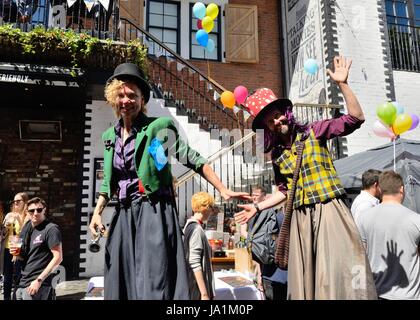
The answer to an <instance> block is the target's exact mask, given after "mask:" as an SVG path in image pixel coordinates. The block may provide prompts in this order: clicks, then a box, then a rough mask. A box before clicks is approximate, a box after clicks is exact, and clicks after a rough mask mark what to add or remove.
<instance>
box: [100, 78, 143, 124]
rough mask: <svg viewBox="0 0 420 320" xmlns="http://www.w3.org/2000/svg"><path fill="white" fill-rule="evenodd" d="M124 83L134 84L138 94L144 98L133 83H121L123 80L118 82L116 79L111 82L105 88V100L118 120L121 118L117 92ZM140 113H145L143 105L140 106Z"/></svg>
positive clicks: (126, 81)
mask: <svg viewBox="0 0 420 320" xmlns="http://www.w3.org/2000/svg"><path fill="white" fill-rule="evenodd" d="M125 83H132V84H135V85H136V87H137V88H138V90H139V91H140V93H141V94H142V97H143V98H144V95H143V92H142V91H141V89H140V88H139V86H138V85H137V84H136V83H135V82H132V81H128V80H125V81H123V80H118V79H114V80H112V81H111V82H110V83H108V84H107V85H106V86H105V99H106V101H107V102H108V103H109V104H110V105H111V107H112V109H114V113H115V116H116V117H117V118H120V116H121V113H120V110H119V109H118V107H117V98H118V93H119V90H121V88H122V86H123V84H125ZM140 112H142V113H144V114H146V113H147V108H146V104H145V103H143V104H142V105H141V109H140Z"/></svg>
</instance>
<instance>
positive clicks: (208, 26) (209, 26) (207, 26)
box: [201, 16, 214, 33]
mask: <svg viewBox="0 0 420 320" xmlns="http://www.w3.org/2000/svg"><path fill="white" fill-rule="evenodd" d="M201 25H202V26H203V29H204V31H206V32H207V33H209V32H210V31H211V30H213V27H214V22H213V20H212V19H211V18H210V17H209V16H205V17H204V18H203V20H202V21H201Z"/></svg>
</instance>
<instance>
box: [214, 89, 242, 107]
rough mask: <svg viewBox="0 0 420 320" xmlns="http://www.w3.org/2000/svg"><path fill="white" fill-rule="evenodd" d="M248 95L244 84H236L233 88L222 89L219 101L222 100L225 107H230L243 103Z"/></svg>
mask: <svg viewBox="0 0 420 320" xmlns="http://www.w3.org/2000/svg"><path fill="white" fill-rule="evenodd" d="M247 97H248V89H247V88H245V87H244V86H237V87H236V88H235V90H234V91H233V92H232V91H224V92H223V93H222V95H221V96H220V101H221V102H222V104H223V106H224V107H225V108H229V109H232V108H233V107H234V105H235V101H236V103H237V104H243V103H244V102H245V100H246V98H247Z"/></svg>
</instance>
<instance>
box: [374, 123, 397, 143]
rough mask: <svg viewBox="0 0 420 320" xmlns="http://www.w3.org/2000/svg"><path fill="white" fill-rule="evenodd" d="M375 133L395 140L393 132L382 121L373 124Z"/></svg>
mask: <svg viewBox="0 0 420 320" xmlns="http://www.w3.org/2000/svg"><path fill="white" fill-rule="evenodd" d="M373 132H374V133H375V134H376V135H377V136H379V137H384V138H390V139H394V138H395V134H394V132H392V130H391V129H390V128H389V127H387V126H386V125H384V124H383V123H382V121H380V120H376V121H375V123H374V124H373Z"/></svg>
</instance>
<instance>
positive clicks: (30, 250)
mask: <svg viewBox="0 0 420 320" xmlns="http://www.w3.org/2000/svg"><path fill="white" fill-rule="evenodd" d="M1 213H2V215H4V208H2V209H1ZM1 218H2V219H1V220H2V224H1V227H0V229H1V255H0V274H2V275H3V297H4V300H47V299H52V298H54V294H55V292H54V288H52V283H51V280H52V277H53V275H54V270H55V269H56V268H57V267H58V266H59V265H60V263H61V262H62V260H63V253H62V245H61V232H60V230H59V228H58V226H57V225H56V224H55V223H53V222H52V221H51V220H50V219H49V217H48V215H47V204H46V202H45V201H44V200H43V199H41V198H39V197H34V198H31V199H29V197H28V194H27V193H25V192H19V193H17V194H16V195H15V197H14V200H13V201H12V204H11V208H10V212H9V213H7V214H6V215H5V216H4V217H1Z"/></svg>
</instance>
